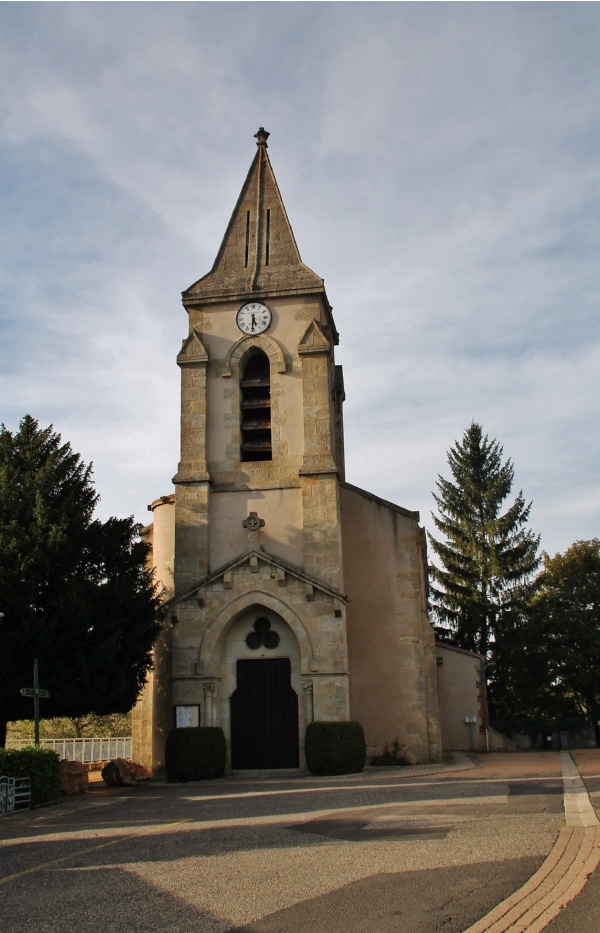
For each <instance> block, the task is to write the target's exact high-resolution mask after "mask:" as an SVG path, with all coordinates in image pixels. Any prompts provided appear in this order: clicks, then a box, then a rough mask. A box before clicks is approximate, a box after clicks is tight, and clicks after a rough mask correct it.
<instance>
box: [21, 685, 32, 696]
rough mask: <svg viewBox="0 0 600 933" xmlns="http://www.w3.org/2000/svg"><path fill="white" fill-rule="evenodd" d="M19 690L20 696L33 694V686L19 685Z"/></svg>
mask: <svg viewBox="0 0 600 933" xmlns="http://www.w3.org/2000/svg"><path fill="white" fill-rule="evenodd" d="M20 692H21V696H22V697H34V696H35V690H34V689H33V687H21V691H20Z"/></svg>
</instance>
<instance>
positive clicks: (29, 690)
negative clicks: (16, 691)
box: [20, 687, 50, 700]
mask: <svg viewBox="0 0 600 933" xmlns="http://www.w3.org/2000/svg"><path fill="white" fill-rule="evenodd" d="M20 693H21V696H22V697H41V699H42V700H47V699H48V698H49V697H50V691H49V690H42V688H41V687H37V688H36V687H21V690H20Z"/></svg>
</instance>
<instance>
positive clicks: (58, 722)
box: [6, 712, 131, 740]
mask: <svg viewBox="0 0 600 933" xmlns="http://www.w3.org/2000/svg"><path fill="white" fill-rule="evenodd" d="M33 731H34V728H33V719H19V720H18V721H17V722H9V723H8V729H7V733H6V738H7V740H9V739H32V738H33ZM128 735H131V713H130V712H129V713H112V714H111V715H109V716H96V715H95V714H94V713H87V714H86V715H85V716H74V717H73V718H72V719H69V718H67V717H66V716H60V717H56V718H55V719H41V720H40V738H41V739H81V738H113V737H121V736H128Z"/></svg>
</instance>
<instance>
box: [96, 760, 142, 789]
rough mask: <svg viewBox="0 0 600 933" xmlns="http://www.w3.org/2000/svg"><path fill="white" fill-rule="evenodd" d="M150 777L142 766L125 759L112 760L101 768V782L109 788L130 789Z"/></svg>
mask: <svg viewBox="0 0 600 933" xmlns="http://www.w3.org/2000/svg"><path fill="white" fill-rule="evenodd" d="M151 777H152V772H151V771H148V768H145V767H144V765H140V764H138V763H137V762H134V761H126V760H125V758H113V760H112V761H109V762H108V764H107V765H105V766H104V767H103V768H102V780H103V781H104V783H105V784H108V785H110V786H111V787H130V786H131V785H133V784H137V783H139V781H147V780H148V778H151Z"/></svg>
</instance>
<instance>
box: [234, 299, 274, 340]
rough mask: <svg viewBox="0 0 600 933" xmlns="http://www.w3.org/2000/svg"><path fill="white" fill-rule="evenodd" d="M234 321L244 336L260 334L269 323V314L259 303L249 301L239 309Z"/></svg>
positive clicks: (267, 309)
mask: <svg viewBox="0 0 600 933" xmlns="http://www.w3.org/2000/svg"><path fill="white" fill-rule="evenodd" d="M235 321H236V324H237V326H238V327H239V329H240V330H241V331H242V333H244V334H250V335H252V334H262V333H264V331H265V330H266V329H267V327H268V326H269V324H270V323H271V312H270V310H269V308H267V306H266V305H263V304H261V302H260V301H250V302H248V304H245V305H244V306H243V307H242V308H240V310H239V311H238V313H237V315H236V318H235Z"/></svg>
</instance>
